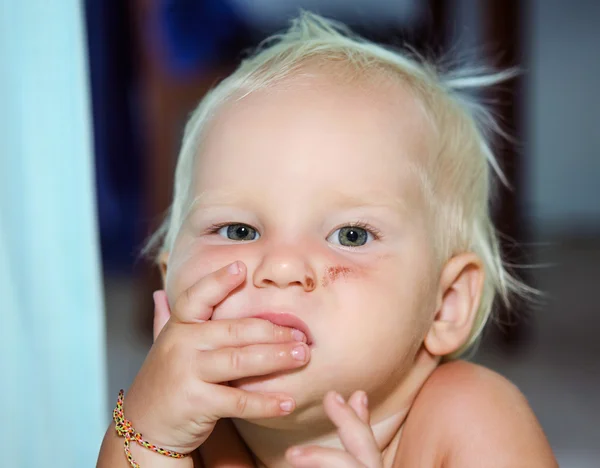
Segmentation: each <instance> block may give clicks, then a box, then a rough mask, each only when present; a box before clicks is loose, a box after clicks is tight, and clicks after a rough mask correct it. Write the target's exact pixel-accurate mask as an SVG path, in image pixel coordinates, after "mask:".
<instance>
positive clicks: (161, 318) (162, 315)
mask: <svg viewBox="0 0 600 468" xmlns="http://www.w3.org/2000/svg"><path fill="white" fill-rule="evenodd" d="M152 297H153V298H154V327H153V335H154V341H156V338H157V337H158V334H159V333H160V331H161V330H162V329H163V327H164V326H165V324H166V323H167V322H168V321H169V318H170V317H171V310H170V309H169V302H168V301H167V293H165V292H164V291H163V290H162V289H161V290H159V291H154V294H152Z"/></svg>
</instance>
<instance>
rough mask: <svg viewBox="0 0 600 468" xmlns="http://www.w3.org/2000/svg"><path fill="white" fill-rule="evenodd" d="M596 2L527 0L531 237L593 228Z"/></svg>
mask: <svg viewBox="0 0 600 468" xmlns="http://www.w3.org/2000/svg"><path fill="white" fill-rule="evenodd" d="M599 18H600V2H598V1H595V0H573V1H570V2H565V1H563V0H531V4H530V11H529V19H528V24H529V25H530V28H529V30H528V31H525V40H526V41H527V43H526V45H527V46H528V49H529V50H528V51H527V55H528V58H529V63H530V68H529V70H526V72H527V79H528V86H527V90H528V93H529V94H528V103H527V106H526V108H527V113H528V115H527V126H528V128H527V131H526V135H527V138H528V141H526V142H525V150H526V154H527V156H526V158H525V160H526V164H527V178H526V180H527V183H526V184H525V197H526V200H525V201H526V205H527V208H528V212H529V213H528V217H530V218H533V226H532V227H533V229H534V234H535V236H536V237H537V238H538V239H542V240H544V239H552V238H555V237H558V236H564V235H567V236H573V235H575V236H577V235H598V234H600V180H599V179H600V89H599V87H600V52H599V50H598V48H599V47H600V19H599Z"/></svg>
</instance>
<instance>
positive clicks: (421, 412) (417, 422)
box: [406, 361, 558, 468]
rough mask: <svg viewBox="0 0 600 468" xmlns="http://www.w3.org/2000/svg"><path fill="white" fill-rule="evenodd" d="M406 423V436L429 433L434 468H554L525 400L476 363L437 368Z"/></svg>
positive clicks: (460, 363)
mask: <svg viewBox="0 0 600 468" xmlns="http://www.w3.org/2000/svg"><path fill="white" fill-rule="evenodd" d="M411 419H412V421H409V420H411ZM409 420H407V426H408V427H407V428H406V430H407V432H408V431H411V432H414V431H418V432H420V433H421V434H423V433H429V434H431V436H430V440H429V444H431V447H435V450H436V452H438V454H437V456H436V460H437V462H436V463H435V464H436V465H437V464H438V463H439V465H441V466H445V467H454V466H460V467H465V468H466V467H471V466H473V467H479V466H489V467H509V466H510V467H512V466H527V467H556V466H558V465H557V463H556V460H555V458H554V456H553V454H552V450H551V449H550V446H549V444H548V441H547V439H546V437H545V435H544V432H543V430H542V428H541V426H540V424H539V422H538V421H537V418H536V417H535V415H534V414H533V411H532V410H531V408H530V406H529V404H528V402H527V400H526V398H525V396H524V395H523V394H522V393H521V392H520V391H519V389H518V388H517V387H516V386H515V385H513V384H512V383H511V382H509V381H508V380H507V379H506V378H504V377H502V376H501V375H500V374H498V373H496V372H494V371H492V370H490V369H487V368H485V367H482V366H479V365H476V364H472V363H469V362H465V361H454V362H449V363H446V364H442V365H440V366H439V367H438V368H437V369H436V370H435V371H434V372H433V373H432V374H431V376H430V377H429V379H428V380H427V382H426V383H425V384H424V385H423V387H422V389H421V391H420V392H419V395H418V396H417V398H416V400H415V402H414V404H413V408H412V409H411V415H410V417H409ZM409 423H410V424H409ZM411 426H412V427H411ZM407 435H408V434H407Z"/></svg>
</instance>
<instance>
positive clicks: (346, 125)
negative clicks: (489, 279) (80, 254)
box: [167, 77, 437, 409]
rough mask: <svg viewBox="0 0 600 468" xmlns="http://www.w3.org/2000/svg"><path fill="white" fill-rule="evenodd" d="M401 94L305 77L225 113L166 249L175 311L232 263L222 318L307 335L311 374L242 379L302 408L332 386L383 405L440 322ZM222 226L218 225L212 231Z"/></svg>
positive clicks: (218, 313)
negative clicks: (287, 324) (237, 270)
mask: <svg viewBox="0 0 600 468" xmlns="http://www.w3.org/2000/svg"><path fill="white" fill-rule="evenodd" d="M428 125H429V124H428V123H427V120H426V119H425V117H424V113H423V111H422V109H421V107H420V106H419V104H418V103H417V101H416V100H415V99H414V98H413V97H412V96H411V94H410V93H409V92H408V91H407V90H405V89H403V88H402V87H401V86H399V85H393V86H392V85H391V84H387V85H385V86H383V85H379V86H376V87H374V86H369V85H366V84H363V85H361V86H358V85H344V86H341V85H339V84H337V85H336V83H335V81H334V80H333V79H329V78H315V77H313V78H310V79H308V78H305V79H303V80H299V79H296V80H295V81H289V82H287V83H285V84H282V85H279V86H277V87H275V88H271V89H269V90H264V91H259V92H256V93H253V94H251V95H249V96H247V97H246V98H244V99H243V100H241V101H240V102H237V103H235V102H230V103H228V104H227V105H225V106H224V107H223V108H222V109H221V110H220V111H219V113H218V116H217V117H216V119H215V120H214V121H213V122H212V124H211V126H210V128H209V129H208V131H207V134H206V136H205V138H204V139H203V144H202V148H201V151H200V154H199V156H198V160H197V163H196V167H195V171H194V178H195V179H194V183H193V194H192V197H199V198H198V199H197V201H196V202H195V203H194V205H193V207H192V209H191V211H190V213H189V215H188V216H187V218H186V219H185V222H184V224H183V226H182V229H181V231H180V233H179V236H178V238H177V240H176V242H175V246H174V249H173V251H172V252H171V253H170V257H169V263H168V275H167V293H168V295H169V299H170V301H171V303H173V301H174V299H175V298H176V297H178V296H179V295H180V294H181V293H182V292H183V291H184V290H185V289H186V288H188V287H190V286H191V285H192V284H194V283H195V282H196V281H198V280H199V279H200V278H201V277H203V276H205V275H207V274H208V273H210V272H212V271H214V270H216V269H218V268H220V267H222V266H225V265H226V264H228V263H230V262H233V261H235V260H241V261H242V262H244V263H245V264H246V266H247V269H248V271H247V279H246V281H245V283H244V284H243V285H241V286H240V287H239V288H238V289H236V290H235V291H234V292H233V293H232V294H231V295H230V296H229V297H228V298H227V299H225V300H224V301H223V302H222V303H221V304H219V306H218V307H216V309H215V311H214V314H213V317H212V319H213V320H219V319H225V318H228V319H229V318H242V317H249V316H254V315H257V314H261V313H265V312H270V313H286V314H291V315H294V316H296V317H299V318H300V319H301V320H303V321H304V322H305V323H306V325H307V326H308V329H309V330H310V335H311V337H312V340H313V343H312V345H311V348H312V349H311V361H310V363H309V364H308V365H307V366H306V367H305V368H302V369H300V370H297V371H293V372H285V373H281V374H277V375H271V376H267V377H260V378H254V379H248V380H245V381H239V382H237V385H238V386H240V387H243V388H246V389H252V390H261V391H278V392H280V391H281V392H287V393H289V394H291V395H293V396H294V397H295V398H296V402H297V405H298V407H299V409H302V408H310V407H317V406H320V404H321V402H322V397H323V395H324V394H325V393H326V392H327V391H328V390H331V389H335V390H338V391H340V392H342V393H346V392H350V391H353V390H356V389H359V388H360V389H364V390H366V391H367V392H368V393H369V394H370V398H371V401H373V402H375V401H374V400H373V399H374V398H375V399H376V398H377V395H381V396H383V394H385V392H387V391H389V386H390V385H395V384H397V382H398V381H399V379H400V377H401V376H402V374H403V372H405V371H406V370H407V367H408V366H410V365H411V363H412V360H413V358H414V356H415V353H416V351H417V349H418V347H419V345H420V343H421V341H422V339H423V337H424V335H425V333H426V331H427V329H428V328H429V325H430V324H431V321H432V318H433V317H432V315H433V307H434V293H435V288H436V286H437V278H436V277H434V276H435V274H436V273H435V272H436V268H435V265H434V260H433V251H432V247H431V246H432V238H431V232H430V230H429V229H428V225H427V217H426V215H425V205H424V201H423V199H422V196H421V192H420V189H419V181H418V179H417V177H416V176H415V175H414V174H413V173H412V171H411V170H410V167H411V163H414V162H416V161H419V160H420V159H422V158H426V157H427V155H428V153H429V152H430V151H431V150H432V147H431V140H432V139H433V138H432V135H433V133H432V131H431V129H430V127H429V126H428ZM214 226H216V227H214Z"/></svg>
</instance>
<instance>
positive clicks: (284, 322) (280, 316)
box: [252, 312, 313, 346]
mask: <svg viewBox="0 0 600 468" xmlns="http://www.w3.org/2000/svg"><path fill="white" fill-rule="evenodd" d="M252 317H254V318H260V319H263V320H268V321H269V322H271V323H273V324H275V325H279V326H280V327H289V328H295V329H296V330H300V331H301V332H302V333H304V334H305V335H306V344H307V345H308V346H311V345H312V344H313V337H312V334H311V333H310V329H309V328H308V325H306V323H304V321H303V320H301V319H299V318H298V317H296V316H295V315H292V314H286V313H277V312H264V313H260V314H256V315H253V316H252Z"/></svg>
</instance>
